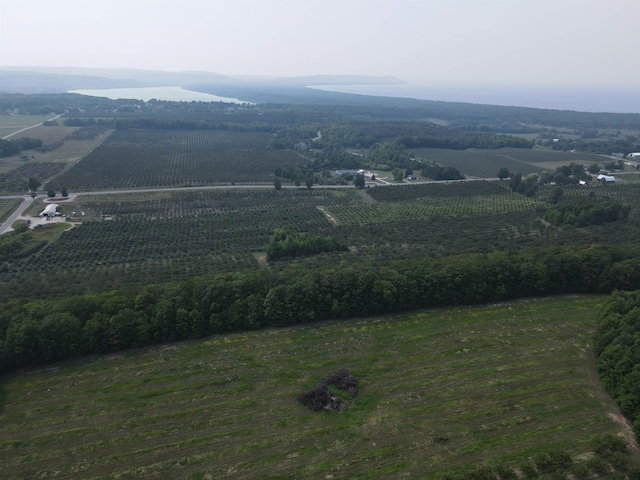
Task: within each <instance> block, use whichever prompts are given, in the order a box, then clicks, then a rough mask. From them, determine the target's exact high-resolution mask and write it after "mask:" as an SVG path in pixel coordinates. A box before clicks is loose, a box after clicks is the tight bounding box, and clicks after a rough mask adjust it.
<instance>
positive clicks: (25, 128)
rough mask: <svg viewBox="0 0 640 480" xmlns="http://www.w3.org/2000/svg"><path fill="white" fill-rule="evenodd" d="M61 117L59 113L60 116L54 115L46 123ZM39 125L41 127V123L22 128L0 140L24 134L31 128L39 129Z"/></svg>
mask: <svg viewBox="0 0 640 480" xmlns="http://www.w3.org/2000/svg"><path fill="white" fill-rule="evenodd" d="M62 115H64V113H61V114H60V115H56V116H55V117H51V118H48V119H47V122H50V121H51V120H55V119H56V118H60V117H61V116H62ZM40 125H42V122H40V123H36V124H35V125H31V126H30V127H24V128H22V129H20V130H18V131H16V132H13V133H10V134H9V135H5V136H4V137H2V140H6V139H7V138H9V137H13V136H14V135H17V134H19V133H22V132H24V131H26V130H30V129H32V128H36V127H39V126H40Z"/></svg>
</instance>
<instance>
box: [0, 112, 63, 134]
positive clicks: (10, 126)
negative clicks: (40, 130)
mask: <svg viewBox="0 0 640 480" xmlns="http://www.w3.org/2000/svg"><path fill="white" fill-rule="evenodd" d="M49 118H51V115H0V138H2V137H5V136H7V135H9V134H11V133H13V132H16V131H18V130H20V129H23V128H26V127H30V126H32V125H37V124H38V123H41V122H44V121H45V120H48V119H49ZM24 136H29V134H28V133H27V132H25V134H24Z"/></svg>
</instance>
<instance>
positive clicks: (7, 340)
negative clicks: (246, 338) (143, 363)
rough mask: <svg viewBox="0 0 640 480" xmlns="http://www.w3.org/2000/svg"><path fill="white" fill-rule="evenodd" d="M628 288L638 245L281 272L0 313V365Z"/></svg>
mask: <svg viewBox="0 0 640 480" xmlns="http://www.w3.org/2000/svg"><path fill="white" fill-rule="evenodd" d="M636 288H640V246H626V247H624V248H620V247H597V246H591V247H590V246H584V247H575V246H574V247H562V248H560V247H558V248H552V249H545V250H537V251H531V252H528V253H517V254H516V253H502V252H498V253H492V254H482V255H480V254H478V255H469V256H460V257H447V258H444V259H439V260H435V259H429V258H423V259H412V260H404V261H397V262H395V263H389V264H388V265H384V266H379V265H373V266H372V265H368V264H364V263H363V264H350V265H349V264H347V265H343V264H341V265H337V266H323V267H318V268H316V269H315V270H308V269H300V268H296V266H292V267H291V268H290V269H289V270H283V271H281V272H279V273H275V272H272V271H266V270H260V271H253V272H251V273H244V274H234V275H231V274H229V275H224V276H218V277H214V278H208V279H193V280H190V281H185V282H176V283H170V284H164V285H155V286H147V287H144V288H142V289H141V290H140V291H138V292H134V293H131V292H128V291H127V292H121V291H114V292H111V293H104V294H93V295H85V296H76V297H71V298H62V299H57V300H52V301H44V300H43V301H32V302H29V303H18V302H15V303H9V304H5V305H3V306H2V307H3V308H2V309H0V367H1V369H2V370H4V371H9V370H13V369H16V368H19V367H22V366H25V365H34V364H40V363H44V362H50V361H55V360H61V359H66V358H72V357H78V356H82V355H87V354H94V353H105V352H113V351H118V350H123V349H128V348H136V347H142V346H146V345H151V344H157V343H161V342H169V341H174V340H181V339H189V338H200V337H204V336H206V335H210V334H213V333H221V332H229V331H233V330H246V329H256V328H261V327H266V326H285V325H293V324H300V323H305V322H312V321H316V320H321V319H329V318H346V317H354V316H366V315H373V314H383V313H388V312H396V311H402V310H410V309H417V308H425V307H436V306H447V305H461V304H473V303H481V302H492V301H500V300H506V299H513V298H519V297H527V296H536V295H549V294H563V293H595V292H612V291H613V290H614V289H626V290H631V289H636Z"/></svg>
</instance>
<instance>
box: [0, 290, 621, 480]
mask: <svg viewBox="0 0 640 480" xmlns="http://www.w3.org/2000/svg"><path fill="white" fill-rule="evenodd" d="M602 302H603V298H602V297H573V298H564V299H560V298H558V299H544V300H528V301H519V302H510V303H505V304H498V305H488V306H484V307H475V308H455V309H446V310H439V311H435V312H426V313H416V314H412V315H405V316H395V317H383V318H371V319H365V320H353V321H349V322H344V321H343V322H335V323H328V324H324V325H318V326H308V327H304V328H297V329H273V330H267V331H263V332H253V333H244V334H233V335H224V336H216V337H211V338H210V339H209V340H206V341H198V342H192V343H183V344H176V345H168V346H165V347H158V348H153V349H150V350H149V351H148V352H138V353H135V352H132V353H126V354H122V355H113V356H110V357H100V358H94V359H89V360H86V361H79V362H75V363H74V364H72V365H67V366H60V367H56V368H54V369H48V370H43V371H38V372H32V373H28V372H24V373H21V374H20V375H14V376H12V377H10V378H8V379H6V380H5V381H4V382H3V385H2V390H3V408H2V412H1V414H0V464H1V465H2V471H3V475H6V476H7V477H8V478H26V477H29V478H44V477H49V476H62V477H65V478H77V477H82V478H119V477H135V476H143V475H146V476H155V477H158V478H178V477H180V478H230V479H231V478H258V477H261V478H313V479H316V478H317V479H326V478H329V477H327V476H328V475H331V476H333V478H361V479H364V478H399V476H402V475H408V476H411V477H421V478H441V477H440V475H441V474H443V473H445V472H452V471H457V470H460V469H468V468H469V467H470V466H479V465H483V464H489V465H492V466H494V467H495V466H496V465H505V466H507V467H509V468H512V469H520V468H521V466H522V465H523V464H526V463H530V462H531V460H530V458H531V457H534V456H536V455H538V454H542V453H544V452H549V451H552V450H563V451H565V452H567V453H568V454H569V455H570V456H571V459H572V460H573V462H575V463H583V464H584V463H585V462H586V459H587V458H588V454H589V453H590V452H591V451H592V449H593V446H592V441H593V439H594V438H595V437H597V436H598V435H601V434H605V433H616V432H618V431H620V429H621V426H620V425H618V424H616V423H615V422H614V421H613V420H612V417H611V415H612V414H616V412H617V410H616V407H615V405H614V403H613V401H612V400H611V399H610V398H609V397H608V396H607V395H606V394H605V393H604V392H603V390H602V387H601V385H600V383H599V380H598V378H597V376H596V375H595V372H594V365H593V358H592V354H591V349H590V341H591V332H592V331H593V328H594V316H595V314H596V312H597V310H598V308H599V307H600V305H601V304H602ZM343 367H346V368H349V369H350V370H351V371H352V373H353V374H354V375H356V377H357V378H358V381H359V384H358V395H357V397H356V398H355V401H354V404H353V406H352V407H351V408H347V409H346V410H344V411H343V412H342V413H341V414H334V413H328V412H312V411H310V410H308V409H307V408H305V407H303V406H302V405H301V404H299V403H298V402H297V401H296V396H297V395H298V394H299V393H302V392H304V391H306V390H307V389H309V388H311V387H313V386H314V385H315V383H316V382H317V381H318V380H319V379H320V378H322V377H324V376H325V375H327V374H328V373H331V372H334V371H336V370H338V369H340V368H343Z"/></svg>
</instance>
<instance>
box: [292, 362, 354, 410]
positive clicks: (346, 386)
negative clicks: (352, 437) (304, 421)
mask: <svg viewBox="0 0 640 480" xmlns="http://www.w3.org/2000/svg"><path fill="white" fill-rule="evenodd" d="M330 385H332V386H334V387H335V388H337V389H339V390H344V391H346V392H348V393H349V395H351V398H353V397H355V396H356V394H357V393H358V380H357V379H356V377H355V376H353V374H352V373H351V372H350V371H349V370H347V369H346V368H343V369H341V370H338V371H337V372H335V373H332V374H330V375H327V376H326V377H324V378H323V379H322V380H320V381H319V382H318V385H317V386H316V387H315V388H312V389H311V390H309V391H307V392H304V393H301V394H300V395H298V401H299V402H300V403H302V404H303V405H305V406H307V407H309V408H310V409H311V410H313V411H319V410H328V411H332V412H340V411H342V410H343V409H344V408H345V407H348V406H350V405H351V403H352V402H351V401H349V402H345V401H344V400H342V398H340V397H339V396H338V395H336V394H335V393H333V392H332V391H331V390H330V389H329V386H330Z"/></svg>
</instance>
